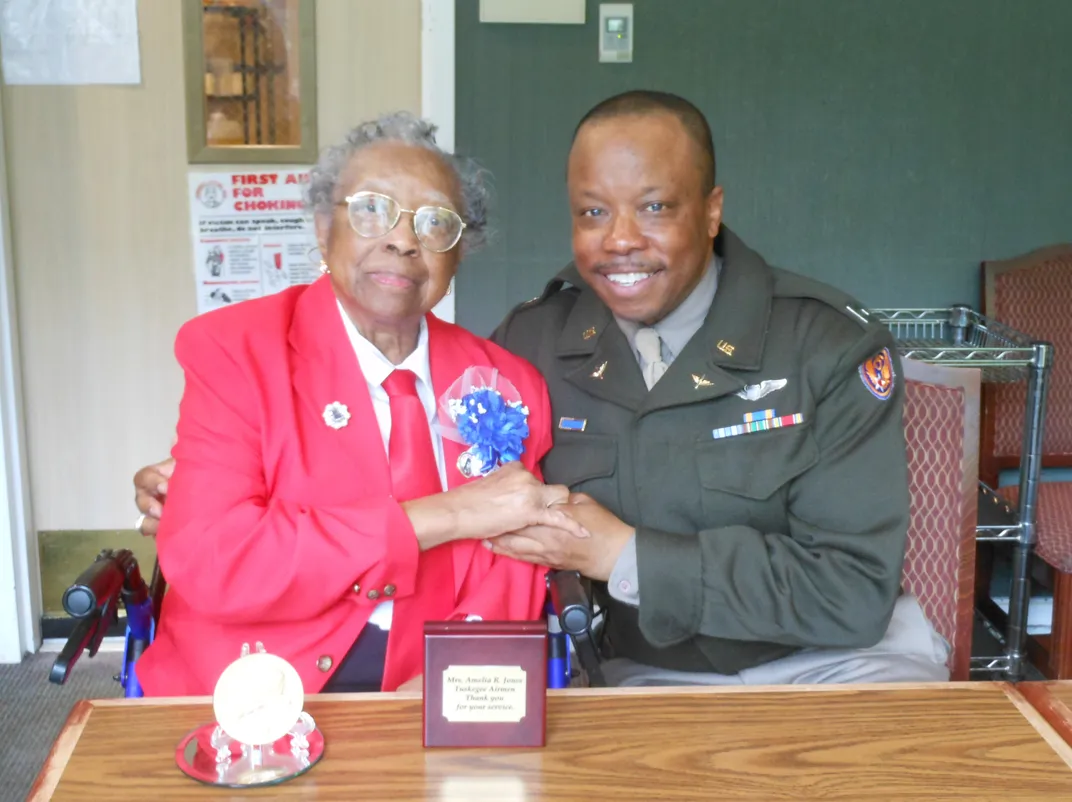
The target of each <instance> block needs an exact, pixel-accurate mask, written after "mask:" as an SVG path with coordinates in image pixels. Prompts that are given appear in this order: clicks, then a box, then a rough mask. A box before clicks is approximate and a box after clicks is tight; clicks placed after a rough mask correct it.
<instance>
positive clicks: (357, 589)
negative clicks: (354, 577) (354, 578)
mask: <svg viewBox="0 0 1072 802" xmlns="http://www.w3.org/2000/svg"><path fill="white" fill-rule="evenodd" d="M360 592H361V586H360V585H359V584H357V583H356V582H354V593H360Z"/></svg>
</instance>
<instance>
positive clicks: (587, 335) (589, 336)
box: [581, 326, 596, 340]
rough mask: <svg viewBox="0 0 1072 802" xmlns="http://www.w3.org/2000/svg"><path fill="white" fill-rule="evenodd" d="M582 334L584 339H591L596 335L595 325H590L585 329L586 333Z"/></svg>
mask: <svg viewBox="0 0 1072 802" xmlns="http://www.w3.org/2000/svg"><path fill="white" fill-rule="evenodd" d="M581 336H582V337H584V339H586V340H591V339H592V338H593V337H595V336H596V329H595V326H589V327H588V328H587V329H585V330H584V334H582V335H581Z"/></svg>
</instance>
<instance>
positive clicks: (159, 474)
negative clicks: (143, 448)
mask: <svg viewBox="0 0 1072 802" xmlns="http://www.w3.org/2000/svg"><path fill="white" fill-rule="evenodd" d="M174 471H175V460H173V459H166V460H164V461H163V462H158V463H157V464H156V465H147V466H145V467H144V468H142V469H141V470H140V471H138V472H137V473H136V474H134V503H135V504H136V505H137V506H138V512H140V513H141V516H140V517H139V518H138V523H137V527H138V529H139V531H140V532H141V533H142V534H143V535H145V536H146V537H156V529H157V527H158V526H159V525H160V516H161V515H162V514H163V512H164V501H165V500H166V499H167V484H168V479H170V478H171V474H172V473H174Z"/></svg>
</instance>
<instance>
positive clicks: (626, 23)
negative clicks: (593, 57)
mask: <svg viewBox="0 0 1072 802" xmlns="http://www.w3.org/2000/svg"><path fill="white" fill-rule="evenodd" d="M599 60H600V61H611V62H618V63H622V62H627V61H632V60H633V4H632V3H600V4H599Z"/></svg>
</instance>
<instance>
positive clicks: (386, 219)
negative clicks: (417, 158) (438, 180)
mask: <svg viewBox="0 0 1072 802" xmlns="http://www.w3.org/2000/svg"><path fill="white" fill-rule="evenodd" d="M338 205H339V206H345V207H347V209H346V210H347V215H348V216H349V218H350V227H351V228H352V229H353V230H354V232H355V233H356V234H357V235H358V236H361V237H369V238H370V239H375V238H377V237H382V236H385V235H386V234H387V233H388V232H390V231H391V230H392V229H393V228H394V227H395V226H397V225H398V221H399V220H400V219H401V217H402V212H405V213H406V214H411V215H413V233H414V234H416V235H417V239H418V241H419V242H420V243H421V245H423V246H424V247H425V248H427V249H428V250H430V251H433V252H435V253H445V252H446V251H449V250H450V249H451V248H453V247H454V246H455V245H457V244H458V240H459V239H461V236H462V231H464V230H465V223H464V222H462V218H461V217H460V216H459V215H458V213H457V212H453V211H451V210H450V209H444V208H442V207H441V206H422V207H420V208H419V209H416V210H413V209H403V208H402V207H401V206H400V205H399V203H398V201H396V200H395V199H394V198H392V197H389V196H387V195H381V194H380V193H379V192H357V193H355V194H353V195H350V196H349V197H347V198H345V199H344V200H343V202H342V203H339V204H338Z"/></svg>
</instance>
